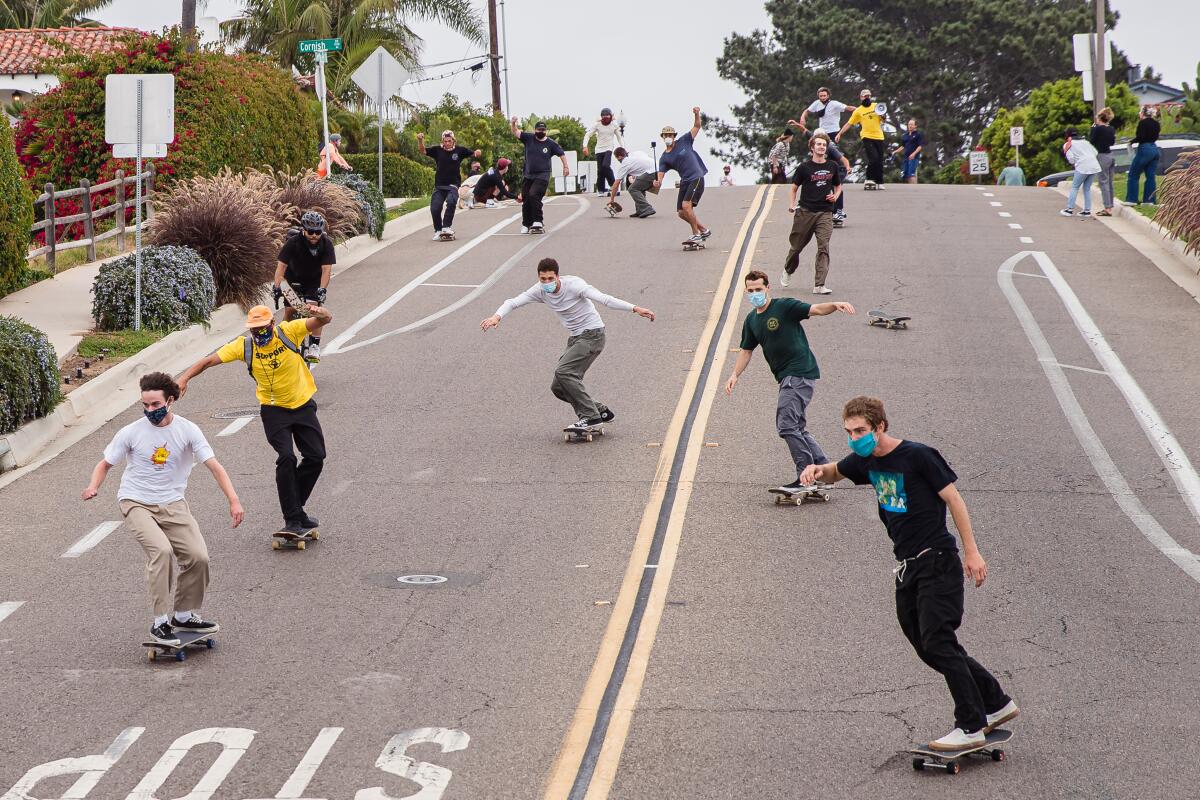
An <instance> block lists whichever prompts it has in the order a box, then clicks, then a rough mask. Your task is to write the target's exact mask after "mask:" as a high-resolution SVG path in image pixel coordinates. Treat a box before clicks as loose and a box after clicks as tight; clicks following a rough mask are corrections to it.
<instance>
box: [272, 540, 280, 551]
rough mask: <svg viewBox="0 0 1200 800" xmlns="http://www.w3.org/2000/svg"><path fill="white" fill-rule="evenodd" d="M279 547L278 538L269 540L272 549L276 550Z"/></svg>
mask: <svg viewBox="0 0 1200 800" xmlns="http://www.w3.org/2000/svg"><path fill="white" fill-rule="evenodd" d="M279 548H280V544H279V540H278V539H276V540H275V541H273V542H271V549H272V550H278V549H279Z"/></svg>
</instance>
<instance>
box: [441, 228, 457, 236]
mask: <svg viewBox="0 0 1200 800" xmlns="http://www.w3.org/2000/svg"><path fill="white" fill-rule="evenodd" d="M453 235H454V228H442V236H453Z"/></svg>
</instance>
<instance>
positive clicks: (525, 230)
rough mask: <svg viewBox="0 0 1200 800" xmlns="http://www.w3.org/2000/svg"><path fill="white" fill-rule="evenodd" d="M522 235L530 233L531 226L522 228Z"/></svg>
mask: <svg viewBox="0 0 1200 800" xmlns="http://www.w3.org/2000/svg"><path fill="white" fill-rule="evenodd" d="M521 233H529V226H527V225H522V226H521Z"/></svg>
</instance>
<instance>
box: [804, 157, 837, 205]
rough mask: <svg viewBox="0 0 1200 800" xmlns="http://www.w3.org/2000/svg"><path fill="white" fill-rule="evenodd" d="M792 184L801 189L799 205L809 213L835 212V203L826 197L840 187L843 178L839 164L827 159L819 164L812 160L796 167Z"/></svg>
mask: <svg viewBox="0 0 1200 800" xmlns="http://www.w3.org/2000/svg"><path fill="white" fill-rule="evenodd" d="M792 183H794V184H795V185H796V186H799V187H800V198H799V205H800V206H801V207H802V208H806V209H808V210H809V211H833V202H832V201H830V200H826V199H825V197H826V195H828V194H829V193H830V192H832V191H833V187H835V186H840V185H841V183H842V176H841V175H840V174H839V173H838V168H837V164H835V163H834V162H832V161H830V160H829V159H828V158H826V159H825V162H824V163H823V164H818V163H816V162H815V161H812V160H811V159H810V160H808V161H805V162H804V163H803V164H801V165H800V166H798V167H796V174H795V175H793V176H792Z"/></svg>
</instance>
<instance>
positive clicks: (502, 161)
mask: <svg viewBox="0 0 1200 800" xmlns="http://www.w3.org/2000/svg"><path fill="white" fill-rule="evenodd" d="M511 164H512V162H511V161H509V160H508V159H507V158H502V159H500V160H499V161H497V162H496V166H497V167H499V168H500V169H504V168H505V167H507V166H509V165H511Z"/></svg>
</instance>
